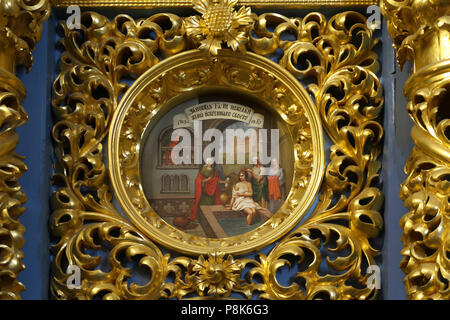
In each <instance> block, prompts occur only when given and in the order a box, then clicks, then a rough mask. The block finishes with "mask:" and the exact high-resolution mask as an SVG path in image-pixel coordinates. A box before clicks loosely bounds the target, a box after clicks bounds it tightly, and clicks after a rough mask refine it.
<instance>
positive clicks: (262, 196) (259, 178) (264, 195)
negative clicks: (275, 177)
mask: <svg viewBox="0 0 450 320" xmlns="http://www.w3.org/2000/svg"><path fill="white" fill-rule="evenodd" d="M263 170H264V168H263V166H262V165H261V162H259V159H258V158H257V157H255V158H253V168H252V169H247V172H248V173H249V174H250V177H251V179H250V182H251V184H252V188H253V200H255V202H258V203H259V205H260V206H261V207H263V208H267V207H268V201H267V200H268V198H269V196H268V192H267V177H266V176H265V175H264V174H263Z"/></svg>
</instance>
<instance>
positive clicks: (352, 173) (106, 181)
mask: <svg viewBox="0 0 450 320" xmlns="http://www.w3.org/2000/svg"><path fill="white" fill-rule="evenodd" d="M234 4H235V1H227V0H224V1H218V2H214V3H212V2H208V1H196V2H195V5H196V8H197V9H198V10H199V12H200V13H201V14H202V16H201V17H200V16H196V17H187V18H183V17H179V16H177V15H174V14H169V13H158V14H155V15H153V16H151V17H148V18H146V19H140V20H137V21H135V20H133V19H132V18H131V17H129V16H127V15H118V16H117V17H115V18H114V19H113V20H112V21H111V20H109V19H108V18H106V17H104V16H102V15H100V14H98V13H94V12H85V13H84V14H83V16H82V19H81V21H82V25H81V30H78V31H77V30H69V29H68V28H67V27H66V25H65V23H62V24H61V28H62V29H63V33H64V34H63V38H62V39H61V40H60V44H61V45H62V47H63V48H64V52H63V53H62V56H61V59H60V64H61V73H60V74H59V76H58V77H57V79H56V80H55V82H54V85H53V94H54V98H53V111H54V116H55V118H54V127H53V139H54V143H55V153H56V160H55V161H56V162H55V166H54V167H55V175H54V179H53V181H54V187H55V192H54V194H53V196H52V208H53V213H52V215H51V219H50V220H51V221H50V224H51V230H52V233H53V235H54V236H55V237H57V241H56V242H55V243H54V246H53V252H54V254H55V258H54V260H53V263H52V275H51V292H52V294H53V295H54V297H55V298H57V299H93V298H103V299H159V298H169V299H171V298H177V299H182V298H187V297H210V298H211V297H212V298H227V297H230V296H232V295H233V296H232V297H235V296H236V295H237V296H239V297H241V298H246V299H251V298H264V299H315V298H328V299H370V298H374V297H375V296H376V293H377V289H376V286H374V285H369V284H368V278H369V274H367V267H368V266H372V265H376V260H375V257H376V256H377V255H378V254H379V251H378V250H377V249H376V248H374V247H373V246H372V245H371V243H370V239H372V238H374V237H377V235H378V233H379V231H380V230H381V229H382V217H381V215H380V209H381V206H382V201H383V200H382V194H381V191H380V186H379V183H380V182H379V175H378V174H379V170H380V162H379V161H378V156H379V155H380V153H381V150H382V146H381V143H380V142H381V139H382V135H383V129H382V126H381V124H380V118H381V115H382V107H383V103H384V98H383V92H382V88H381V84H380V81H379V80H378V78H377V76H376V73H377V72H378V70H379V65H378V62H377V55H376V54H375V53H374V52H373V48H374V46H375V45H376V43H377V39H375V38H374V37H373V33H372V30H371V29H369V28H368V27H367V24H366V18H365V17H364V16H362V15H361V14H359V13H356V12H344V13H339V14H337V15H335V16H333V17H332V18H331V19H330V20H328V21H327V19H326V18H325V17H324V16H323V15H322V14H320V13H315V12H313V13H310V14H308V15H307V16H305V17H303V18H288V17H285V16H283V15H280V14H276V13H264V14H262V15H260V16H250V10H249V9H239V8H234ZM226 6H229V7H228V8H226ZM213 15H219V16H213ZM249 17H252V22H251V21H250V20H249ZM219 22H220V23H219ZM167 26H170V27H169V28H167ZM269 26H270V28H269ZM248 28H250V29H248ZM287 33H289V34H290V35H292V37H291V38H290V39H286V37H285V35H286V34H287ZM150 35H152V36H150ZM224 43H225V44H226V45H228V46H230V47H231V49H232V50H230V49H226V48H222V46H223V44H224ZM219 47H220V48H219ZM198 48H201V49H202V50H203V49H204V51H205V52H206V53H209V54H206V55H205V54H200V52H199V51H197V50H196V49H198ZM244 49H245V50H244ZM279 49H281V50H279ZM188 50H191V51H189V52H186V53H185V52H184V51H188ZM233 50H234V51H235V52H233ZM216 51H217V56H214V54H215V53H216ZM221 51H222V52H224V53H223V54H222V55H221ZM244 51H245V52H247V53H246V54H245V55H243V54H242V53H241V52H244ZM249 52H250V53H249ZM279 52H282V53H281V56H278V57H277V54H278V53H279ZM178 54H180V55H179V56H182V57H191V56H192V57H193V58H195V60H194V59H193V60H194V62H193V63H194V64H195V63H197V64H198V63H199V62H198V61H199V60H198V59H203V58H204V59H208V60H207V63H203V64H202V65H201V66H200V67H199V68H198V71H196V72H193V71H192V70H187V71H186V72H177V73H174V72H173V71H172V70H174V68H175V69H176V66H174V65H176V63H175V62H176V59H177V58H178V57H177V55H178ZM211 54H212V56H211ZM241 54H242V56H239V55H241ZM246 55H249V58H248V60H252V61H254V60H257V59H264V61H266V62H265V63H266V64H270V65H273V63H272V62H271V61H269V60H268V59H265V58H264V57H271V58H273V59H275V60H277V61H278V63H279V66H278V65H277V67H278V68H281V67H283V68H284V69H285V70H283V72H285V73H287V72H286V70H287V71H288V72H289V73H290V74H288V76H289V77H288V78H289V79H292V80H293V81H297V80H300V81H305V82H306V83H308V85H307V90H308V92H309V93H310V94H311V96H312V97H314V99H315V105H316V110H314V111H315V112H317V118H318V119H319V117H320V120H321V122H322V125H323V128H324V129H325V132H326V133H327V134H328V136H329V137H330V139H331V143H332V146H331V147H330V152H329V162H328V163H327V166H326V168H325V173H324V177H323V181H322V184H321V189H320V192H321V196H320V199H319V198H318V199H317V200H318V201H317V202H318V203H317V205H316V206H315V207H314V210H312V212H311V213H310V214H309V215H308V216H307V217H305V219H304V221H303V222H302V223H301V224H299V225H298V226H296V227H295V228H294V229H293V230H292V232H291V233H289V234H287V235H285V236H284V237H281V235H280V237H281V238H280V237H279V238H280V239H279V241H277V242H275V243H274V244H273V246H272V247H270V248H266V249H267V250H264V251H261V252H258V251H256V250H258V249H261V247H255V248H253V249H252V248H247V249H246V251H245V252H250V251H252V250H255V251H256V252H255V251H254V252H253V254H249V255H246V256H242V255H241V256H239V255H235V254H233V253H230V252H233V251H232V250H233V249H234V248H233V246H231V245H230V244H229V241H228V240H227V239H228V238H225V240H224V241H223V244H220V243H218V244H217V246H215V249H214V250H211V251H210V252H206V253H202V254H195V253H193V252H188V255H186V256H185V255H183V254H182V253H180V252H183V251H182V250H180V251H178V252H170V251H169V252H168V251H167V250H165V249H161V247H160V246H159V244H158V245H157V244H156V243H155V242H154V241H153V239H151V238H149V237H147V236H146V233H145V232H141V230H142V226H140V225H138V226H137V225H133V224H132V223H131V222H130V220H129V219H127V218H125V217H124V215H123V214H122V213H121V212H120V210H119V209H118V208H116V207H115V204H114V202H113V196H117V195H116V194H115V192H113V190H112V188H111V186H110V172H109V170H108V167H107V166H106V163H107V161H106V159H105V154H106V153H105V143H107V142H108V155H109V153H110V149H112V147H111V145H110V141H111V140H108V139H107V138H108V135H111V136H114V134H111V131H117V130H118V128H116V127H114V126H112V123H115V122H114V121H116V118H120V116H121V113H120V112H116V111H120V110H121V109H120V107H119V99H120V97H122V94H123V93H125V92H126V91H127V90H128V84H127V82H126V81H125V79H136V78H138V77H140V76H141V75H143V74H144V73H145V72H147V71H149V72H150V74H151V72H154V71H155V70H159V69H163V68H162V67H158V66H161V65H162V64H164V66H168V68H167V72H166V73H164V72H163V73H161V74H159V75H157V76H154V77H153V78H152V81H151V82H149V83H148V86H146V87H145V93H146V94H147V96H146V97H147V98H146V99H147V100H145V101H143V102H142V103H133V104H131V107H130V114H131V113H133V115H134V119H136V121H134V122H130V121H131V120H129V119H125V120H126V121H129V124H132V125H128V130H122V131H120V135H119V136H118V137H119V138H120V139H123V141H125V142H124V143H123V144H118V146H119V147H120V149H119V150H120V152H119V153H117V154H116V155H115V157H116V158H117V159H119V160H118V163H121V164H122V166H121V167H120V168H117V167H116V168H114V170H116V171H118V174H119V175H121V176H123V177H124V181H125V186H122V187H120V188H122V189H123V190H122V189H120V190H122V191H123V192H129V193H133V192H135V191H136V192H140V188H141V185H140V182H139V179H140V178H139V175H138V174H136V171H132V170H130V168H133V167H136V163H137V162H138V158H139V157H138V156H137V154H138V150H139V148H140V147H141V146H140V144H139V143H137V141H139V139H140V137H141V134H140V133H139V131H137V130H138V129H139V128H141V127H142V126H143V125H142V123H143V122H142V123H141V119H146V118H148V117H151V116H153V115H154V114H157V113H158V108H159V103H160V102H161V101H164V100H165V99H166V98H167V97H169V93H170V94H173V92H175V91H176V90H183V91H184V92H188V91H189V90H192V88H196V87H198V86H201V85H202V84H204V83H206V82H208V81H212V80H211V79H214V78H217V80H214V81H221V82H220V83H234V84H236V85H239V86H241V87H242V88H247V90H254V91H255V92H262V94H265V95H270V96H271V97H273V103H274V104H278V105H279V106H280V108H281V110H282V111H283V114H284V116H285V118H286V121H289V122H291V123H292V124H293V125H296V124H299V123H300V122H299V121H306V123H307V122H308V118H306V114H305V113H303V111H302V110H303V108H302V107H301V106H297V105H295V104H285V103H283V102H284V101H289V99H291V98H292V97H291V96H290V95H289V94H288V91H287V90H286V87H285V86H282V85H281V82H280V83H278V82H277V79H276V77H273V76H272V77H270V76H266V75H265V74H263V73H261V72H259V70H258V68H256V67H246V68H247V69H248V70H247V71H245V70H244V71H242V72H236V71H235V69H236V67H233V65H231V66H229V65H227V64H224V63H223V62H222V60H225V61H228V60H229V61H234V60H236V59H237V58H239V59H240V60H245V62H246V63H247V60H246ZM199 56H201V57H202V58H200V57H199ZM166 57H168V58H167V60H166V61H165V62H160V60H162V59H164V58H166ZM205 57H206V58H205ZM250 58H251V59H250ZM185 59H186V58H185ZM227 59H228V60H227ZM233 59H234V60H233ZM167 61H168V62H167ZM183 61H184V60H183ZM166 62H167V63H166ZM160 64H161V65H160ZM224 66H225V67H226V68H224V69H223V72H222V73H218V74H216V73H214V74H212V73H211V72H209V71H208V70H209V69H208V68H215V69H218V68H223V67H224ZM237 66H239V65H238V64H237ZM149 69H150V70H149ZM241 70H243V69H241ZM181 71H182V70H181ZM155 72H156V71H155ZM294 76H295V78H297V79H295V78H294ZM139 79H140V80H141V79H142V78H139ZM265 81H268V82H265ZM136 82H138V81H136ZM128 83H129V82H128ZM266 83H268V84H269V85H270V86H268V85H266ZM137 87H139V86H137ZM266 87H267V88H269V89H270V90H268V89H265V88H266ZM141 88H142V87H141ZM261 88H263V89H264V90H261ZM134 89H136V86H134V85H133V87H132V88H131V89H130V90H131V92H133V91H132V90H134ZM258 90H259V91H258ZM305 92H306V91H305ZM130 96H131V98H133V97H132V95H131V94H130V91H127V94H125V96H124V98H123V99H131V98H130ZM308 99H310V97H308ZM311 101H312V100H311ZM122 103H123V102H121V106H122ZM311 104H312V103H311ZM124 116H126V114H125V113H124ZM120 119H122V118H120ZM120 119H119V120H120ZM130 119H131V118H130ZM310 120H312V119H310ZM302 123H303V122H302ZM299 127H301V128H305V129H304V130H297V131H296V133H297V134H296V135H295V136H294V146H293V148H292V149H293V152H294V154H295V157H296V161H297V162H296V163H298V164H301V165H299V166H298V167H296V168H295V170H297V171H296V172H300V173H302V172H303V173H304V175H305V179H301V176H300V175H299V176H298V177H299V178H298V179H297V180H295V185H294V186H293V187H292V189H291V196H290V198H289V201H286V203H285V204H284V205H283V207H284V208H285V210H284V211H283V210H280V211H283V212H282V213H281V214H280V215H278V217H280V219H278V220H277V219H272V220H269V221H268V222H267V223H266V224H264V225H263V226H262V228H263V229H264V230H265V229H270V230H276V228H277V226H279V225H280V223H282V222H283V219H286V217H289V216H290V215H291V212H293V211H294V209H295V208H296V207H297V206H298V205H299V203H298V202H299V201H298V199H300V198H299V197H298V198H297V197H296V196H294V194H295V193H296V192H297V190H303V189H304V188H307V187H308V183H309V180H308V179H307V175H308V174H309V172H311V170H312V169H313V167H312V165H311V164H312V163H313V162H312V161H313V159H315V157H317V154H315V153H314V151H313V149H312V147H311V145H310V143H309V141H311V139H312V138H311V135H312V132H311V130H309V129H308V127H307V126H299ZM111 136H110V138H111ZM107 140H108V141H107ZM322 160H323V159H322ZM110 163H112V162H110ZM323 163H324V162H323ZM114 176H117V174H116V175H112V177H113V179H114ZM116 187H117V186H116ZM116 189H117V188H114V190H115V191H116ZM130 199H131V201H130V203H129V205H130V206H134V207H135V208H142V210H141V211H142V212H145V210H146V209H148V208H147V207H148V205H147V204H146V202H145V201H146V200H145V199H142V201H141V198H139V197H134V196H131V197H130ZM127 205H128V202H127ZM122 207H123V208H124V210H128V207H125V206H124V205H122ZM148 223H149V224H151V225H152V228H155V229H154V230H159V229H160V228H166V227H165V226H164V225H163V224H162V222H161V219H159V218H157V217H155V215H153V214H149V215H148ZM165 230H167V232H165V235H166V236H167V237H170V238H171V239H172V240H170V241H173V242H174V243H175V242H176V243H177V244H178V246H179V247H183V245H185V246H186V247H189V246H192V245H194V244H195V245H202V246H203V245H204V246H205V247H207V246H209V245H210V243H216V242H218V241H217V240H218V239H213V240H214V241H212V240H211V241H209V240H208V238H206V239H205V238H200V237H192V236H187V235H186V233H183V232H181V231H180V230H174V228H172V229H170V228H166V229H163V231H165ZM261 230H262V229H261ZM258 237H260V234H258V233H254V237H252V238H251V239H244V240H242V239H243V238H245V237H241V240H242V241H254V240H255V239H256V241H258ZM210 239H212V238H210ZM244 244H245V243H244ZM239 245H242V243H239ZM227 246H228V247H227ZM186 250H188V249H186ZM101 251H103V252H104V253H103V254H100V252H101ZM323 263H325V264H327V266H328V269H327V270H324V269H323ZM69 265H75V266H78V267H79V268H80V272H81V273H80V276H81V277H80V278H81V286H80V288H78V289H69V288H68V286H67V281H68V279H69V277H70V274H69V273H68V272H67V267H68V266H69ZM137 268H141V269H142V268H143V269H145V270H146V271H147V273H148V274H149V275H150V276H149V277H148V278H147V282H145V283H140V284H137V283H135V282H133V281H132V280H131V279H132V278H133V275H134V272H136V269H137ZM281 269H283V270H285V269H287V270H290V272H292V273H293V274H292V276H291V278H290V279H289V283H288V284H282V283H280V282H279V279H278V277H277V272H278V271H280V270H281ZM288 272H289V271H288Z"/></svg>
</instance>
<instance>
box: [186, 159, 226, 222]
mask: <svg viewBox="0 0 450 320" xmlns="http://www.w3.org/2000/svg"><path fill="white" fill-rule="evenodd" d="M208 160H209V159H207V161H206V164H205V165H204V166H203V167H202V168H201V169H200V171H199V172H198V174H197V177H196V178H195V203H194V206H193V207H192V210H191V212H190V215H189V220H194V219H195V218H196V216H197V211H198V208H199V206H201V205H215V204H221V202H220V193H221V188H220V184H219V183H220V182H221V180H220V177H219V174H218V173H217V170H216V169H215V168H214V167H213V163H214V162H213V161H211V160H209V161H208Z"/></svg>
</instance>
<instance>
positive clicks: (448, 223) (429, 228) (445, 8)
mask: <svg viewBox="0 0 450 320" xmlns="http://www.w3.org/2000/svg"><path fill="white" fill-rule="evenodd" d="M380 2H381V4H380V6H381V9H382V12H383V15H384V16H385V17H386V18H387V21H388V30H389V33H390V35H391V37H392V39H393V41H394V47H395V49H396V51H397V60H398V63H399V65H400V67H402V66H403V64H404V63H405V61H406V60H411V61H412V62H413V67H412V72H411V75H410V77H409V79H408V81H407V83H406V85H405V88H404V93H405V95H406V97H407V98H408V100H409V103H408V105H407V110H408V113H409V114H410V116H411V118H412V119H413V121H414V126H413V129H412V131H411V136H412V139H413V141H414V143H415V147H414V149H413V151H412V153H411V155H410V157H409V159H408V161H407V163H406V166H405V173H406V175H407V178H406V180H405V182H404V183H403V184H402V186H401V190H400V197H401V198H402V200H403V201H404V202H405V206H406V207H407V209H408V210H409V212H408V213H407V214H406V215H405V216H403V217H402V219H401V221H400V225H401V227H402V228H403V235H402V242H403V250H402V255H404V258H403V260H402V262H401V268H402V270H403V272H404V273H405V274H406V277H405V280H404V283H405V287H406V291H407V293H408V297H409V298H410V299H450V287H449V282H450V199H449V195H450V1H448V0H381V1H380Z"/></svg>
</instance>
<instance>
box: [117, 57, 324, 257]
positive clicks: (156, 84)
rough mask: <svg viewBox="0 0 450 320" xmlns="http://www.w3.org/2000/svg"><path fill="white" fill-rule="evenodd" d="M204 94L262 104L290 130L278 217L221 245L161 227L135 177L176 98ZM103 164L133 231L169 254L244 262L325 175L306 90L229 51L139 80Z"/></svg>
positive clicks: (301, 207)
mask: <svg viewBox="0 0 450 320" xmlns="http://www.w3.org/2000/svg"><path fill="white" fill-rule="evenodd" d="M208 87H211V88H212V87H226V88H229V89H234V90H240V91H242V92H245V93H247V94H251V95H255V96H258V97H259V98H260V99H262V100H263V101H265V102H267V104H268V105H269V106H271V108H272V109H273V111H275V112H276V113H278V114H279V115H280V117H281V119H282V120H283V121H284V122H285V124H286V126H287V127H288V129H289V132H290V134H291V138H292V150H293V153H294V159H295V160H294V161H295V164H294V175H293V181H292V187H291V190H290V192H289V194H288V196H287V199H286V201H285V202H284V204H283V206H282V207H281V209H280V210H278V212H276V213H275V214H274V215H273V216H272V218H270V219H269V220H268V221H266V222H265V223H264V224H263V225H261V226H260V227H258V228H256V229H254V230H252V231H250V232H247V233H245V234H242V235H239V236H234V237H228V238H219V239H215V238H205V237H199V236H194V235H191V234H188V233H185V232H183V231H182V230H179V229H177V228H175V227H173V226H171V225H170V224H168V223H167V222H165V221H164V220H163V219H162V218H161V217H160V216H159V215H158V214H157V213H156V212H155V211H154V210H153V209H152V208H151V206H150V204H149V203H148V201H147V199H146V197H145V195H144V191H143V188H142V184H141V174H140V148H141V141H142V139H143V136H144V133H145V132H146V129H147V128H148V126H152V125H153V124H154V123H155V122H156V121H158V120H159V119H160V118H161V116H162V115H163V114H164V113H165V112H166V111H167V105H168V104H170V102H171V101H173V100H174V99H175V100H176V99H177V97H179V95H181V94H183V93H188V92H193V91H195V90H199V89H204V88H208ZM108 161H109V171H110V176H111V183H112V187H113V189H114V191H115V195H116V197H117V199H118V201H119V203H120V205H121V207H122V208H123V210H124V212H125V214H126V215H127V216H128V217H129V219H130V220H131V221H132V222H133V223H134V224H135V225H136V226H137V228H138V229H139V230H140V231H141V232H142V233H143V234H145V235H146V236H148V237H149V238H151V239H152V240H154V241H157V242H159V243H161V244H162V245H165V246H166V247H168V248H170V249H173V250H176V251H179V252H181V253H184V254H193V255H197V254H205V253H210V252H212V251H217V250H220V251H221V252H225V253H229V254H242V253H246V252H249V251H252V250H257V249H260V248H262V247H264V246H266V245H268V244H270V243H272V242H273V241H275V240H277V239H279V238H280V237H281V236H283V235H284V234H286V233H287V232H288V231H289V230H291V229H292V228H293V227H294V226H295V225H296V224H297V223H298V222H299V221H300V220H301V218H302V217H303V216H304V214H305V213H306V212H307V211H308V209H309V207H310V206H311V204H312V202H313V200H314V199H315V197H316V195H317V193H318V190H319V187H320V185H321V182H322V177H323V173H324V168H325V158H324V142H323V131H322V125H321V122H320V116H319V114H318V112H317V111H316V110H315V105H314V103H313V101H312V100H311V97H310V96H309V95H308V93H307V92H306V90H305V89H304V88H303V87H302V86H301V84H300V83H299V82H298V81H297V79H295V78H294V77H293V76H292V75H291V74H290V73H289V72H287V71H286V70H285V69H283V68H282V67H280V66H279V65H278V64H276V63H274V62H272V61H270V60H268V59H266V58H264V57H261V56H259V55H256V54H253V53H250V52H248V53H246V54H245V55H240V54H238V53H235V52H233V51H230V50H222V51H220V53H219V55H218V56H214V57H208V56H206V55H205V54H204V53H202V52H200V51H198V50H192V51H187V52H184V53H181V54H178V55H176V56H173V57H171V58H168V59H166V60H164V61H162V62H161V63H159V64H157V65H155V66H154V67H152V68H151V69H150V70H148V71H147V72H146V73H144V74H143V75H142V76H141V77H140V78H139V79H137V80H136V81H135V82H134V84H133V85H132V86H131V87H130V88H129V90H128V91H127V92H126V94H125V95H124V97H123V98H122V100H121V102H120V105H119V107H118V109H117V111H116V112H115V114H114V117H113V119H112V124H111V130H110V132H109V139H108Z"/></svg>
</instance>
